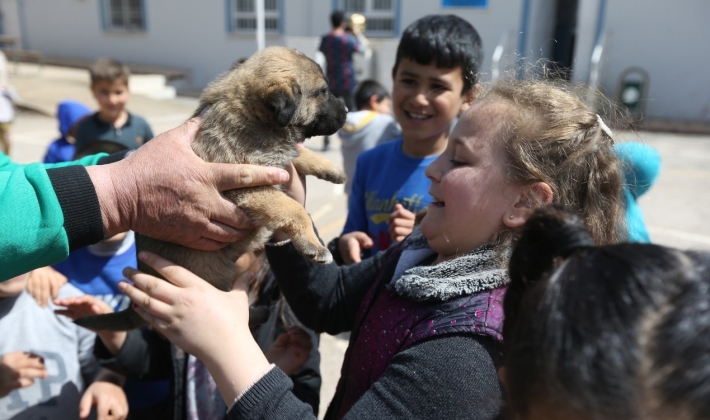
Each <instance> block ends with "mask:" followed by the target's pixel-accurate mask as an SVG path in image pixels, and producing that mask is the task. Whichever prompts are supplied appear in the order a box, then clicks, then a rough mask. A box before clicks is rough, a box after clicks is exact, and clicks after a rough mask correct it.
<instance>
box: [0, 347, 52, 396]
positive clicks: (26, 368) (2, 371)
mask: <svg viewBox="0 0 710 420" xmlns="http://www.w3.org/2000/svg"><path fill="white" fill-rule="evenodd" d="M47 375H48V372H47V368H46V367H45V366H44V359H42V358H41V357H40V356H38V355H36V354H32V353H27V352H22V351H16V352H13V353H7V354H5V355H4V356H2V357H0V398H2V397H4V396H6V395H7V394H9V393H11V392H12V391H14V390H15V389H17V388H25V387H28V386H30V385H32V384H33V383H34V382H35V381H34V380H35V378H46V377H47Z"/></svg>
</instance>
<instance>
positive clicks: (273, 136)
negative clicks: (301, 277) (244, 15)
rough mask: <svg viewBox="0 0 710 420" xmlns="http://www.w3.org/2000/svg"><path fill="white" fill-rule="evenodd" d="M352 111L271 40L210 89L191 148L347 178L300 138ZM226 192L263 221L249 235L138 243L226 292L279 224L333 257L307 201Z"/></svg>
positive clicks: (296, 56)
mask: <svg viewBox="0 0 710 420" xmlns="http://www.w3.org/2000/svg"><path fill="white" fill-rule="evenodd" d="M346 112H347V110H346V108H345V106H344V105H343V104H342V102H340V101H339V100H338V99H337V98H335V97H334V96H333V95H332V94H331V93H330V91H329V90H328V85H327V82H326V79H325V77H324V76H323V73H322V71H321V69H320V67H319V66H318V65H317V64H316V63H315V62H314V61H313V60H311V59H309V58H307V57H306V56H305V55H303V54H301V53H299V52H298V51H296V50H293V49H290V48H286V47H270V48H267V49H264V50H262V51H260V52H258V53H256V54H255V55H254V56H252V57H251V58H250V59H249V60H247V61H246V62H244V63H243V64H242V65H240V66H238V67H236V68H234V69H232V70H230V71H229V72H227V73H225V74H224V75H222V76H220V77H219V78H218V79H217V80H215V81H213V82H212V83H211V84H210V85H209V86H208V87H207V88H206V89H205V90H204V92H203V93H202V95H201V97H200V105H199V107H198V109H197V110H196V111H195V114H194V116H202V122H201V124H200V131H199V133H198V135H197V138H196V139H195V141H194V142H193V143H192V148H193V150H194V151H195V153H196V154H197V155H198V156H200V157H201V158H203V159H204V160H206V161H208V162H223V163H242V164H254V165H262V166H275V167H280V168H285V167H287V166H288V165H289V164H290V163H292V162H293V164H294V166H295V167H296V170H297V171H298V172H299V173H301V174H305V175H315V176H317V177H319V178H322V179H325V180H328V181H331V182H335V183H343V182H345V175H344V173H343V172H342V170H341V169H340V168H338V167H337V166H336V165H334V164H333V163H331V162H330V161H328V160H327V159H325V158H323V157H321V156H320V155H318V154H317V153H315V152H312V151H310V150H307V149H301V151H300V154H299V152H298V151H297V149H296V147H295V144H296V143H298V142H302V141H303V140H305V139H306V138H308V137H311V136H315V135H327V134H332V133H334V132H335V131H337V130H338V129H339V128H340V127H341V126H342V125H343V124H344V122H345V116H346ZM225 196H226V197H227V198H229V199H230V200H232V201H233V202H234V203H236V204H237V205H238V206H239V208H241V209H242V210H243V211H244V212H245V213H246V214H247V215H248V216H249V217H250V218H251V220H252V221H253V223H254V225H256V226H259V228H257V229H254V230H253V231H252V232H251V233H250V234H249V235H248V237H247V238H245V239H243V240H240V241H238V242H236V243H234V244H232V245H230V246H228V247H226V248H224V249H222V250H220V251H212V252H207V251H198V250H194V249H191V248H187V247H184V246H181V245H177V244H173V243H168V242H163V241H159V240H157V239H153V238H149V237H146V236H143V235H136V241H137V247H138V250H139V251H140V250H147V251H151V252H154V253H156V254H158V255H161V256H163V257H165V258H167V259H169V260H171V261H174V262H175V263H177V264H178V265H181V266H183V267H185V268H187V269H188V270H190V271H192V272H193V273H195V274H197V275H198V276H200V277H202V278H203V279H205V280H207V281H208V282H210V283H211V284H212V285H214V286H215V287H217V288H219V289H220V290H225V291H226V290H231V288H232V283H233V282H234V279H235V276H236V268H235V265H234V262H235V261H236V259H237V258H238V257H239V256H240V255H241V254H243V253H245V252H248V251H252V250H255V249H256V248H258V247H259V246H260V245H261V244H263V243H264V242H265V241H266V240H268V238H269V237H270V236H271V233H272V232H273V231H274V230H276V229H281V230H283V231H284V232H285V233H287V234H288V235H289V237H290V238H291V239H292V241H293V244H294V246H295V247H296V249H297V250H298V251H299V252H300V253H301V254H303V255H304V256H306V257H308V258H310V259H311V260H313V261H315V262H318V263H328V262H330V261H332V256H331V255H330V252H329V251H328V249H327V248H326V247H324V246H323V245H322V244H321V243H320V241H319V240H318V237H317V236H316V235H315V232H314V231H313V226H312V222H311V219H310V217H309V216H308V214H307V213H306V211H305V210H304V208H303V207H302V206H301V205H300V204H299V203H297V202H296V201H294V200H293V199H291V198H290V197H288V196H287V195H286V194H285V193H284V192H283V191H282V188H280V187H272V186H264V187H254V188H241V189H236V190H231V191H227V192H225ZM139 269H140V270H141V271H143V272H147V273H151V274H157V273H155V272H154V271H153V270H152V269H151V268H150V267H148V266H146V265H144V264H139ZM77 323H78V324H79V325H82V326H86V327H88V328H91V329H95V330H97V329H109V330H126V329H132V328H136V327H139V326H142V325H144V322H143V320H142V319H141V318H140V317H139V316H138V315H137V314H136V313H135V312H134V311H133V310H127V311H123V312H119V313H117V314H109V315H102V316H98V317H88V318H83V319H81V320H78V321H77Z"/></svg>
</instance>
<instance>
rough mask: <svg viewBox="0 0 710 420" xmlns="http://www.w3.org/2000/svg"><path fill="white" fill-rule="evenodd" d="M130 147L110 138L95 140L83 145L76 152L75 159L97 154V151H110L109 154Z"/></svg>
mask: <svg viewBox="0 0 710 420" xmlns="http://www.w3.org/2000/svg"><path fill="white" fill-rule="evenodd" d="M126 150H128V147H127V146H126V145H124V144H121V143H116V142H114V141H108V140H93V141H90V142H88V143H86V144H85V145H83V146H81V147H80V148H78V149H77V150H76V152H74V160H78V159H81V158H83V157H86V156H90V155H95V154H97V153H108V154H109V155H111V154H114V153H118V152H124V151H126Z"/></svg>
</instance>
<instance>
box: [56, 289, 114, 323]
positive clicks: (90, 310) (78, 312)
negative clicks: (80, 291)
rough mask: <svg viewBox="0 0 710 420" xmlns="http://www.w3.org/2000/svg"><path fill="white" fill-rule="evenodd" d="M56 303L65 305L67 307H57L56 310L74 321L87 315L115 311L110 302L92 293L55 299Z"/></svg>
mask: <svg viewBox="0 0 710 420" xmlns="http://www.w3.org/2000/svg"><path fill="white" fill-rule="evenodd" d="M54 304H55V305H57V306H65V307H66V309H56V310H55V311H54V312H55V313H56V314H59V315H64V316H66V317H69V318H71V319H72V321H76V320H77V319H79V318H84V317H87V316H93V315H103V314H110V313H111V312H113V308H111V307H110V306H109V305H108V303H106V302H104V301H103V300H101V299H97V298H95V297H94V296H91V295H82V296H73V297H68V298H65V299H55V300H54Z"/></svg>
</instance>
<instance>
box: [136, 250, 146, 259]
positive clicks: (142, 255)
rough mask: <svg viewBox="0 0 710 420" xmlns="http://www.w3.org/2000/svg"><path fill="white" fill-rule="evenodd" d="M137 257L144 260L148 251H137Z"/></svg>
mask: <svg viewBox="0 0 710 420" xmlns="http://www.w3.org/2000/svg"><path fill="white" fill-rule="evenodd" d="M138 258H140V259H141V260H143V261H146V260H147V259H148V253H146V252H145V251H141V252H139V253H138Z"/></svg>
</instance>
